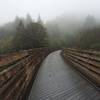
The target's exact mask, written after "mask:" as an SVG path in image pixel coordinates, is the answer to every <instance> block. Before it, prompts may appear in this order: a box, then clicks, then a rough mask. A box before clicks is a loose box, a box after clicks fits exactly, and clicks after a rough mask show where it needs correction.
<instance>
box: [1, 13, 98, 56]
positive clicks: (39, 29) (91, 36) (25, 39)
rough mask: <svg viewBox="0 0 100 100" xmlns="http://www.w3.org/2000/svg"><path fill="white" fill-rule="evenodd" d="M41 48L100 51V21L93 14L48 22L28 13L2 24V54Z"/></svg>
mask: <svg viewBox="0 0 100 100" xmlns="http://www.w3.org/2000/svg"><path fill="white" fill-rule="evenodd" d="M40 47H52V48H64V47H67V48H80V49H95V50H100V23H99V21H98V20H97V19H96V18H95V17H94V16H92V15H88V16H87V17H85V18H83V19H81V20H80V19H78V18H75V17H74V18H73V17H67V16H60V17H58V18H56V19H53V20H51V21H48V22H46V23H44V22H43V21H42V18H41V16H40V15H39V16H38V18H37V20H34V19H33V18H32V17H31V15H30V14H27V15H26V18H22V17H21V18H20V17H18V16H16V18H15V20H14V21H12V22H8V23H6V24H4V25H3V26H1V27H0V53H1V54H2V53H8V52H13V51H20V50H26V49H33V48H40Z"/></svg>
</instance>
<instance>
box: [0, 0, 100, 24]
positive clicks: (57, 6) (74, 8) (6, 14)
mask: <svg viewBox="0 0 100 100" xmlns="http://www.w3.org/2000/svg"><path fill="white" fill-rule="evenodd" d="M99 10H100V1H99V0H0V25H2V24H4V23H6V22H8V21H12V20H14V18H15V16H17V15H18V16H20V17H21V16H22V17H25V16H26V14H27V13H30V15H31V16H32V18H33V19H36V18H37V16H38V15H39V14H40V15H41V17H42V19H43V20H44V21H45V22H47V21H49V20H52V19H54V18H56V17H58V16H61V15H69V16H76V17H84V16H87V15H88V14H89V15H93V16H95V17H97V18H99V16H100V11H99Z"/></svg>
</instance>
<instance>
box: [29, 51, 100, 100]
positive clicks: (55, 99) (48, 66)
mask: <svg viewBox="0 0 100 100" xmlns="http://www.w3.org/2000/svg"><path fill="white" fill-rule="evenodd" d="M28 100H100V92H98V91H97V90H96V89H95V88H94V87H93V86H92V85H91V84H90V83H89V82H88V81H87V80H85V79H84V78H83V77H81V76H80V74H79V73H78V72H77V71H76V70H74V69H73V67H71V66H69V65H67V64H66V63H64V61H63V59H62V58H61V56H60V51H56V52H53V53H51V54H50V55H49V56H48V57H47V58H46V59H45V60H44V62H43V63H42V65H41V68H40V69H39V72H38V75H37V77H36V80H35V82H34V84H33V86H32V89H31V93H30V95H29V98H28Z"/></svg>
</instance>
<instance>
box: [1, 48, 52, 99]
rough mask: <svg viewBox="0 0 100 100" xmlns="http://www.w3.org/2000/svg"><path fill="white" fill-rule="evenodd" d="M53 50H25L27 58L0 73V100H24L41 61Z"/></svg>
mask: <svg viewBox="0 0 100 100" xmlns="http://www.w3.org/2000/svg"><path fill="white" fill-rule="evenodd" d="M51 51H53V50H51V49H48V48H40V49H33V50H26V51H24V52H27V53H28V55H29V56H28V57H26V58H24V59H22V60H20V61H19V62H18V63H16V64H13V65H11V66H10V67H8V68H6V69H4V70H3V71H1V72H0V100H26V99H27V96H28V92H29V88H30V87H31V86H30V85H32V81H33V80H34V78H35V76H36V73H37V71H38V69H39V66H40V64H41V62H42V61H43V59H44V58H45V57H46V56H47V55H48V54H49V53H50V52H51Z"/></svg>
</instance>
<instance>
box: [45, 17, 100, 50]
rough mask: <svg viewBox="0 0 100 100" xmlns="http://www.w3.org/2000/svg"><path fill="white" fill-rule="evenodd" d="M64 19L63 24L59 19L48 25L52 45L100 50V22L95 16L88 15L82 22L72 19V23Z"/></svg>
mask: <svg viewBox="0 0 100 100" xmlns="http://www.w3.org/2000/svg"><path fill="white" fill-rule="evenodd" d="M56 20H57V19H56ZM58 21H59V20H58ZM64 21H65V22H63V24H62V23H61V21H59V22H58V23H55V24H54V23H53V24H52V23H49V24H48V26H47V29H48V33H49V35H50V37H51V39H52V40H51V39H50V40H51V45H52V46H57V47H67V48H80V49H94V50H100V22H99V21H97V20H96V19H95V18H94V17H93V16H91V15H89V16H87V17H86V19H85V20H84V21H83V22H80V23H76V22H75V23H74V22H71V21H70V22H71V23H72V25H69V24H68V23H67V20H65V19H64ZM56 22H57V21H56ZM68 22H69V21H68ZM61 24H62V25H61ZM68 25H69V26H68ZM67 26H68V27H70V28H69V29H68V27H67ZM76 26H77V27H76ZM52 33H54V34H52Z"/></svg>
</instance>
